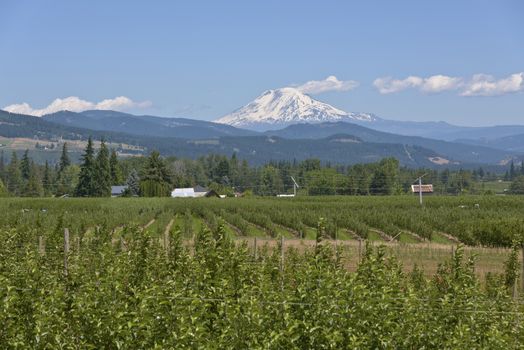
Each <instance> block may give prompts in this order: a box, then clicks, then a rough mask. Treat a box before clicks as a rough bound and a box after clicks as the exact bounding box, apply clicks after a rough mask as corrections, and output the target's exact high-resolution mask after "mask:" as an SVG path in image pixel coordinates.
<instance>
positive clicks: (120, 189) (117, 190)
mask: <svg viewBox="0 0 524 350" xmlns="http://www.w3.org/2000/svg"><path fill="white" fill-rule="evenodd" d="M126 190H127V186H111V197H122V196H123V195H124V192H125V191H126Z"/></svg>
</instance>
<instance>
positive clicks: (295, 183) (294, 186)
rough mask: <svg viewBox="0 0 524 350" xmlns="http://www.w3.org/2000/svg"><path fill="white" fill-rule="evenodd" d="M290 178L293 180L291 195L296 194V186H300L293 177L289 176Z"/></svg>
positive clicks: (294, 195)
mask: <svg viewBox="0 0 524 350" xmlns="http://www.w3.org/2000/svg"><path fill="white" fill-rule="evenodd" d="M291 180H293V197H296V196H297V188H300V186H299V185H298V184H297V182H296V181H295V178H294V177H293V176H291Z"/></svg>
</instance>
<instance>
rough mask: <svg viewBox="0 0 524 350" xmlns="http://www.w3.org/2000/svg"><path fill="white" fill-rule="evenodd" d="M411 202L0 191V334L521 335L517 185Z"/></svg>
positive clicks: (9, 341) (254, 345)
mask: <svg viewBox="0 0 524 350" xmlns="http://www.w3.org/2000/svg"><path fill="white" fill-rule="evenodd" d="M417 203H418V202H417V198H413V197H411V196H409V197H408V196H400V197H307V198H306V197H304V198H300V197H299V198H294V199H276V198H230V199H207V198H203V199H171V198H162V199H161V198H154V199H146V198H127V199H126V198H104V199H77V198H63V199H20V198H13V199H1V201H0V211H1V212H2V213H3V215H2V216H0V241H1V242H2V243H1V244H0V300H2V301H1V302H0V322H1V324H2V327H1V328H0V347H1V348H42V349H46V348H115V349H117V348H125V349H144V348H158V349H165V348H213V349H215V348H216V349H221V348H231V349H248V348H249V349H258V348H260V349H295V348H296V349H305V348H310V349H319V348H333V349H338V348H362V349H364V348H384V349H386V348H423V347H424V348H493V349H499V348H519V347H521V344H522V342H523V341H524V304H522V302H523V301H524V299H522V295H523V294H524V293H523V290H522V289H521V287H520V285H521V282H522V278H521V266H522V265H521V264H522V262H521V257H520V249H519V250H514V251H512V250H511V249H510V248H509V246H510V245H511V242H512V241H513V240H514V239H521V238H522V227H523V225H522V223H523V222H522V219H521V218H520V216H519V213H521V212H522V210H523V209H524V199H523V198H521V197H512V196H504V197H499V196H486V197H431V198H427V199H426V201H425V206H424V207H423V208H421V207H420V206H418V204H417ZM66 233H67V234H66ZM302 237H304V238H302ZM317 238H318V239H317ZM459 241H462V242H464V243H466V245H465V246H463V245H460V244H459V243H458V242H459ZM512 252H514V253H512ZM512 254H513V255H512ZM512 256H513V257H512ZM508 262H509V265H508ZM506 266H510V267H511V266H512V267H511V268H507V267H506ZM513 286H515V287H516V288H514V287H513Z"/></svg>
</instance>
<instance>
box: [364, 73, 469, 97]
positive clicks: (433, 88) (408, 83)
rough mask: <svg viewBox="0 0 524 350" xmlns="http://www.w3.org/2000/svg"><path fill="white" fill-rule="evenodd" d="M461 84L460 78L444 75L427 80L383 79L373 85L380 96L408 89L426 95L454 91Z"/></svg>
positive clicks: (416, 78)
mask: <svg viewBox="0 0 524 350" xmlns="http://www.w3.org/2000/svg"><path fill="white" fill-rule="evenodd" d="M461 84H462V79H461V78H455V77H448V76H446V75H441V74H438V75H432V76H430V77H428V78H422V77H417V76H409V77H407V78H406V79H393V78H391V77H384V78H378V79H375V81H374V82H373V85H374V86H375V87H376V88H377V89H378V91H379V92H380V93H381V94H392V93H395V92H399V91H402V90H406V89H410V88H418V89H420V90H421V91H423V92H426V93H437V92H442V91H446V90H455V89H458V88H459V87H460V85H461Z"/></svg>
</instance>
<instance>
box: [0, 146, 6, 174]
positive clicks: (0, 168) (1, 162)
mask: <svg viewBox="0 0 524 350" xmlns="http://www.w3.org/2000/svg"><path fill="white" fill-rule="evenodd" d="M5 178H6V169H5V156H4V150H1V151H0V180H2V181H3V182H5Z"/></svg>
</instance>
